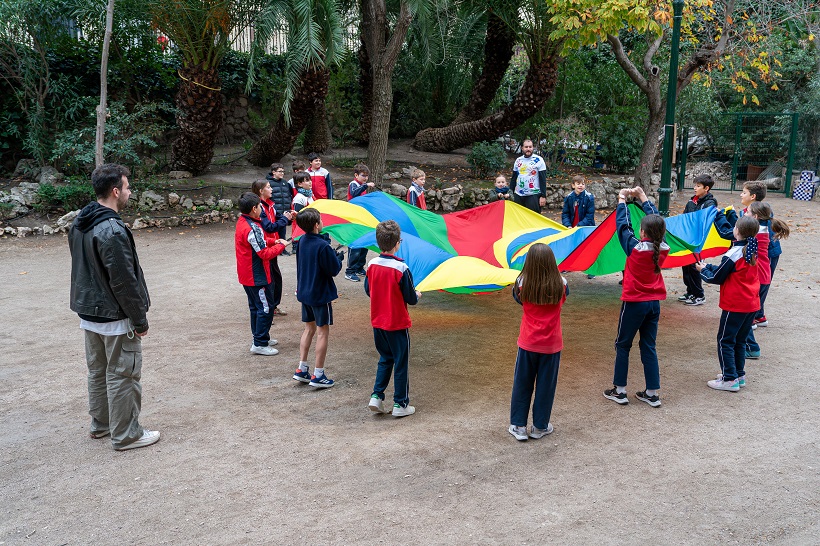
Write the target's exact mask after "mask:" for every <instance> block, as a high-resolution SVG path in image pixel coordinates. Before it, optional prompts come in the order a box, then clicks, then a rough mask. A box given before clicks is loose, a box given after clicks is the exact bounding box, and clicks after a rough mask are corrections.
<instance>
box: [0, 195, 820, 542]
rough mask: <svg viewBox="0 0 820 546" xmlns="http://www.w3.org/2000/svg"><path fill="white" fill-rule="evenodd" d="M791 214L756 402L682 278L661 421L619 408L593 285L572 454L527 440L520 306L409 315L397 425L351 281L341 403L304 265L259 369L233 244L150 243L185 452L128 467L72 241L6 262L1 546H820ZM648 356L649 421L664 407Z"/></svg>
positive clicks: (167, 370) (149, 263)
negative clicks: (106, 419) (82, 312)
mask: <svg viewBox="0 0 820 546" xmlns="http://www.w3.org/2000/svg"><path fill="white" fill-rule="evenodd" d="M718 199H719V200H720V201H721V203H724V202H728V201H730V200H733V201H735V202H737V201H738V200H737V197H736V196H734V199H731V197H730V196H729V195H728V194H724V193H720V194H719V195H718ZM771 202H772V205H773V208H774V210H775V211H776V213H777V214H778V216H779V217H780V218H783V219H784V220H787V221H788V222H789V223H790V224H791V225H792V228H793V230H794V233H793V236H792V238H790V239H789V240H788V241H786V242H784V244H783V248H784V254H783V257H782V259H781V261H780V267H779V269H778V271H777V273H776V276H775V279H774V284H773V287H772V289H771V292H770V299H769V301H768V302H767V315H768V318H769V319H770V322H771V325H770V326H769V327H768V328H765V329H764V328H760V329H759V330H758V339H759V341H760V342H761V344H762V347H763V358H762V359H761V360H758V361H751V362H749V364H748V370H749V375H748V376H747V377H749V386H748V387H746V388H745V389H744V390H743V391H741V392H740V393H726V392H716V391H712V390H711V389H709V388H708V387H707V386H706V381H707V380H708V379H711V378H713V377H714V375H715V374H716V373H717V372H718V364H717V358H716V355H715V335H716V329H717V320H718V316H719V309H718V307H717V300H718V297H717V289H716V287H708V288H707V304H706V305H704V306H702V307H697V308H688V307H685V306H683V305H681V304H679V303H677V302H676V301H675V299H676V298H677V296H678V295H680V293H681V291H682V289H683V283H682V281H681V278H680V272H679V271H676V270H672V271H666V273H665V278H666V281H667V286H668V288H669V298H668V300H667V301H666V302H665V303H664V304H663V306H662V309H663V311H662V313H663V315H662V318H661V324H660V333H659V338H658V352H659V355H660V360H661V377H662V385H663V388H662V400H663V406H662V407H661V408H658V409H653V408H651V407H649V406H647V405H646V404H642V403H640V402H637V401H635V400H634V399H632V402H631V403H630V404H629V405H628V406H626V407H621V406H617V405H615V404H614V403H613V402H611V401H609V400H606V399H605V398H603V396H601V392H602V391H603V390H604V389H605V388H607V387H609V386H610V385H611V379H612V368H613V359H614V348H613V340H614V338H615V328H616V324H617V312H618V309H619V303H620V302H619V300H618V297H619V294H620V291H619V286H618V284H617V283H618V275H610V276H607V277H600V278H596V279H593V280H588V279H587V278H586V276H585V275H582V274H579V273H572V274H569V275H568V280H569V284H570V287H571V290H572V293H571V295H570V298H569V300H568V302H567V305H566V307H565V308H564V313H563V325H564V328H563V330H564V341H565V345H566V348H565V350H564V352H563V354H562V361H561V372H560V377H559V382H558V392H557V396H556V400H555V406H554V411H553V415H552V419H551V420H552V423H553V424H554V426H555V433H554V434H553V435H551V436H549V437H546V438H544V439H542V440H530V441H528V442H525V443H519V442H516V441H515V440H514V439H513V438H512V436H510V435H509V434H508V433H507V431H506V427H507V424H508V423H509V397H510V390H511V384H512V371H513V365H514V360H515V351H516V336H517V333H518V322H519V320H520V316H521V311H520V307H519V306H518V305H516V304H515V303H514V302H513V300H512V298H511V297H510V295H509V292H508V291H507V290H504V291H502V292H498V293H494V294H490V295H480V296H456V295H450V294H446V293H427V294H424V297H423V298H422V300H421V302H420V304H419V305H418V306H417V307H416V308H414V309H412V312H411V314H412V317H413V328H412V330H411V337H412V343H413V348H412V353H411V402H412V403H413V404H414V405H415V406H416V407H417V410H418V411H417V413H416V414H415V415H414V416H411V417H408V418H404V419H394V418H393V417H391V416H375V415H373V414H371V412H369V411H368V410H367V408H366V405H367V402H368V398H369V395H370V389H371V386H372V382H373V379H374V375H375V366H374V365H375V362H376V359H377V356H376V352H375V349H374V347H373V342H372V335H371V329H370V325H369V321H368V312H369V308H368V300H367V297H366V296H365V295H364V293H363V289H362V285H361V284H354V283H351V282H348V281H346V280H345V279H344V278H340V279H339V280H338V281H337V284H338V286H339V292H340V298H339V300H338V302H337V303H336V304H335V313H334V314H335V317H336V324H335V325H334V326H333V327H332V328H331V339H330V350H329V355H328V363H327V370H328V375H329V376H330V377H331V378H333V379H335V380H336V381H337V384H336V386H335V387H334V388H332V389H330V390H326V391H319V392H317V391H316V390H314V389H312V388H309V387H307V386H305V385H303V384H299V383H296V382H295V381H293V380H292V379H291V374H292V372H293V369H294V368H295V366H296V363H297V360H298V343H299V336H300V333H301V330H302V329H301V324H300V321H299V316H298V314H297V310H298V307H297V303H296V301H295V298H294V297H293V290H294V287H295V286H294V284H295V262H294V259H293V258H292V257H291V258H284V259H282V260H281V265H282V269H283V271H284V275H285V294H286V297H285V301H284V303H283V308H285V309H286V310H287V311H289V312H290V314H289V315H288V316H286V317H280V318H277V320H276V323H275V325H274V327H273V332H274V336H275V337H276V338H277V339H278V340H279V346H278V348H279V350H280V351H281V353H280V354H279V355H278V356H274V357H261V356H254V355H251V354H250V353H249V352H248V346H249V343H250V333H249V327H248V324H247V322H248V317H247V307H246V302H245V296H244V292H243V291H242V289H241V288H240V286H239V285H238V284H237V281H236V273H235V265H234V255H233V226H232V225H227V224H226V225H222V226H206V227H204V228H203V227H200V228H194V229H191V228H186V229H179V228H177V229H171V230H164V231H156V230H153V231H151V230H142V231H138V232H136V233H135V237H136V240H137V245H138V247H139V254H140V258H141V261H142V264H143V267H144V269H145V275H146V279H147V282H148V287H149V290H150V292H151V298H152V301H153V307H152V308H151V311H150V313H149V320H150V324H151V329H150V332H149V335H148V336H147V337H146V338H145V340H144V346H143V351H144V362H145V363H144V368H143V411H142V416H141V422H142V423H143V424H144V425H145V426H146V427H149V428H152V429H159V430H160V431H161V432H162V440H161V441H160V443H159V444H157V445H155V446H153V447H149V448H145V449H138V450H134V451H128V452H123V453H118V452H114V451H113V450H112V448H111V445H110V443H109V442H108V441H107V440H91V439H89V438H88V435H87V434H88V425H89V417H88V415H87V400H86V384H85V381H86V380H85V373H86V371H85V361H84V353H83V341H82V339H83V338H82V333H81V331H80V330H79V328H78V319H77V317H76V315H74V314H72V313H71V312H70V310H69V308H68V294H69V270H70V263H69V254H68V247H67V243H66V239H65V237H37V238H28V239H22V240H17V239H13V240H2V241H0V279H2V290H1V291H0V309H2V313H0V363H1V365H0V492H1V493H0V498H2V501H1V502H0V544H38V545H39V544H44V545H57V544H61V545H62V544H146V545H148V544H150V545H153V544H307V543H310V544H331V543H332V544H351V543H357V544H358V543H360V544H376V543H378V544H385V543H386V544H394V543H411V544H412V543H415V544H450V543H458V544H545V543H551V544H584V543H598V544H622V543H627V542H634V541H652V542H655V543H667V544H716V543H736V544H748V543H774V544H799V545H803V544H820V526H819V525H818V513H820V449H819V448H820V446H819V445H818V443H819V442H820V427H818V422H817V419H818V410H820V398H818V396H817V391H816V389H817V385H818V384H819V383H820V367H818V365H817V363H818V359H817V348H818V344H817V339H818V338H819V337H820V320H818V319H820V306H818V300H817V298H818V295H820V272H818V267H817V265H818V258H819V257H820V246H819V245H818V242H817V233H818V224H817V222H818V216H820V215H818V208H817V204H816V203H802V202H796V201H791V200H787V199H784V198H782V197H773V198H772V199H771ZM370 257H372V254H371V256H370ZM635 353H637V347H636V348H635ZM812 355H814V356H812ZM636 356H637V355H633V359H632V369H631V372H630V386H629V392H630V396H631V395H632V394H633V393H634V392H635V391H637V390H640V389H642V388H643V387H644V384H643V378H642V373H641V368H640V364H639V363H638V360H637V358H636Z"/></svg>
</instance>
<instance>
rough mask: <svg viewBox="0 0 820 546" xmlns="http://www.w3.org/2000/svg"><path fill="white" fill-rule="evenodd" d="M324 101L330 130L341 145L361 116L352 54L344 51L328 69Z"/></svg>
mask: <svg viewBox="0 0 820 546" xmlns="http://www.w3.org/2000/svg"><path fill="white" fill-rule="evenodd" d="M325 105H326V108H327V114H328V118H329V121H330V132H331V133H332V134H333V137H334V139H335V140H336V142H337V143H338V145H339V146H345V145H346V144H347V143H348V142H350V141H351V140H355V134H356V132H357V130H358V126H359V120H360V119H361V117H362V93H361V89H360V86H359V60H358V58H357V56H356V55H348V56H347V57H345V59H344V60H343V61H342V62H341V63H339V65H338V66H334V67H332V68H331V69H330V84H329V88H328V94H327V100H326V101H325ZM334 164H335V162H334ZM350 166H351V167H352V166H353V165H350Z"/></svg>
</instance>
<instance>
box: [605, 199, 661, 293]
mask: <svg viewBox="0 0 820 546" xmlns="http://www.w3.org/2000/svg"><path fill="white" fill-rule="evenodd" d="M641 206H642V207H643V210H644V212H645V213H646V214H658V209H656V208H655V206H654V205H653V204H652V203H650V202H649V201H645V202H644V203H643V204H642V205H641ZM615 223H616V224H617V226H618V240H620V242H621V246H622V247H623V249H624V252H625V253H626V266H625V267H624V288H623V292H622V293H621V301H658V300H665V299H666V285H665V284H664V282H663V275H661V274H660V273H655V262H654V260H653V255H654V253H655V246H654V245H653V244H652V242H651V241H649V240H642V241H639V240H638V239H637V238H635V232H634V231H633V230H632V223H631V222H630V220H629V209H627V206H626V205H625V204H623V203H620V204H619V205H618V208H617V209H615ZM667 256H669V245H667V244H666V243H661V251H660V255H659V256H658V266H659V267H663V262H664V261H665V260H666V257H667Z"/></svg>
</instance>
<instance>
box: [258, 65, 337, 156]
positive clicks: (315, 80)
mask: <svg viewBox="0 0 820 546" xmlns="http://www.w3.org/2000/svg"><path fill="white" fill-rule="evenodd" d="M329 80H330V71H328V70H327V69H325V68H310V69H308V70H307V71H305V72H304V73H303V74H302V78H301V81H300V82H299V87H298V88H297V90H296V94H295V95H294V97H293V100H292V101H291V104H290V125H288V124H287V123H286V121H285V115H284V114H283V113H282V112H280V113H279V117H278V119H277V120H276V123H274V124H273V126H272V127H271V128H270V129H268V132H267V133H265V134H264V135H263V136H262V138H260V139H259V140H257V141H256V143H255V144H254V145H253V146H252V147H251V149H250V151H249V152H248V161H250V162H251V164H253V165H256V166H257V167H267V166H269V165H270V164H271V163H273V162H274V161H279V160H280V159H282V156H284V155H285V154H287V153H288V152H290V151H291V150H292V149H293V144H294V143H295V142H296V139H297V138H299V134H300V133H301V132H302V131H303V130H304V128H305V127H306V126H307V123H308V121H309V120H310V117H311V114H312V113H313V112H314V111H316V110H317V109H319V108H320V107H324V103H325V97H327V84H328V81H329Z"/></svg>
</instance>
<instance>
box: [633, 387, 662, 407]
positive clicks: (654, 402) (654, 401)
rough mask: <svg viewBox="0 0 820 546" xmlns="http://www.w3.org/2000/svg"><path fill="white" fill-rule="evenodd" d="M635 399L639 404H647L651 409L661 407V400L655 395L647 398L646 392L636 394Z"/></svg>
mask: <svg viewBox="0 0 820 546" xmlns="http://www.w3.org/2000/svg"><path fill="white" fill-rule="evenodd" d="M635 398H637V399H638V400H640V401H641V402H646V403H647V404H649V405H650V406H652V407H653V408H659V407H661V399H660V397H659V396H658V395H657V394H653V395H652V396H649V395H647V394H646V391H641V392H636V393H635Z"/></svg>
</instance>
